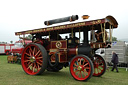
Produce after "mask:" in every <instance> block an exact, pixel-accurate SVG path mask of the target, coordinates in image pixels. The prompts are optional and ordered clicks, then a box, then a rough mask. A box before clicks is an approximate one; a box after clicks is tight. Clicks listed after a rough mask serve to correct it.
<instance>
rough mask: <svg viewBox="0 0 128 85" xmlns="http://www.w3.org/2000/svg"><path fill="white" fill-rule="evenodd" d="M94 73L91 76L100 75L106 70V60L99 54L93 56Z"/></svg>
mask: <svg viewBox="0 0 128 85" xmlns="http://www.w3.org/2000/svg"><path fill="white" fill-rule="evenodd" d="M93 64H94V73H93V76H96V77H100V76H102V75H103V74H104V73H105V71H106V62H105V60H104V59H103V58H102V57H101V56H100V55H95V56H94V62H93Z"/></svg>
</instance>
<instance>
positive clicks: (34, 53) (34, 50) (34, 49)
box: [33, 47, 35, 55]
mask: <svg viewBox="0 0 128 85" xmlns="http://www.w3.org/2000/svg"><path fill="white" fill-rule="evenodd" d="M34 54H35V47H34V48H33V55H34Z"/></svg>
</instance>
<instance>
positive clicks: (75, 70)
mask: <svg viewBox="0 0 128 85" xmlns="http://www.w3.org/2000/svg"><path fill="white" fill-rule="evenodd" d="M70 72H71V74H72V76H73V77H74V78H75V79H77V80H86V79H87V78H88V77H89V76H90V73H91V66H90V63H89V61H88V60H87V59H86V58H84V57H82V56H80V57H76V58H74V59H73V61H72V62H71V65H70Z"/></svg>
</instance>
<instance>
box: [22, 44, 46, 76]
mask: <svg viewBox="0 0 128 85" xmlns="http://www.w3.org/2000/svg"><path fill="white" fill-rule="evenodd" d="M47 62H48V61H47V52H46V50H45V48H44V47H43V46H42V45H40V44H35V43H31V44H29V45H27V46H26V47H25V48H24V50H23V53H22V57H21V64H22V67H23V70H24V71H25V72H26V73H27V74H29V75H38V74H41V73H43V72H44V71H45V69H46V68H47Z"/></svg>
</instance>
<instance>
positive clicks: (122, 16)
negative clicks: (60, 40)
mask: <svg viewBox="0 0 128 85" xmlns="http://www.w3.org/2000/svg"><path fill="white" fill-rule="evenodd" d="M76 14H77V15H79V19H80V18H81V16H82V15H89V16H90V18H89V19H88V20H93V19H100V18H105V17H106V16H107V15H112V16H113V17H115V18H116V20H117V22H118V23H119V26H118V28H117V29H116V30H114V33H113V36H115V37H117V38H118V39H124V38H128V33H127V32H128V29H127V25H128V5H127V0H63V1H62V0H0V41H5V42H10V41H11V40H13V41H14V42H15V41H17V40H18V36H15V32H19V31H25V30H31V29H37V28H44V27H46V26H45V25H44V21H45V20H51V19H56V18H61V17H67V16H71V15H76ZM80 20H81V19H80Z"/></svg>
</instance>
